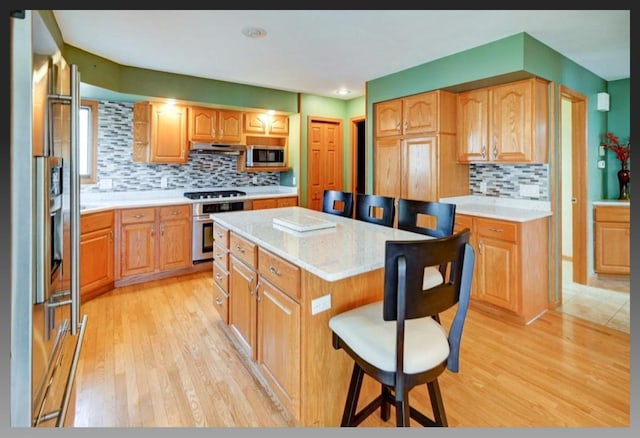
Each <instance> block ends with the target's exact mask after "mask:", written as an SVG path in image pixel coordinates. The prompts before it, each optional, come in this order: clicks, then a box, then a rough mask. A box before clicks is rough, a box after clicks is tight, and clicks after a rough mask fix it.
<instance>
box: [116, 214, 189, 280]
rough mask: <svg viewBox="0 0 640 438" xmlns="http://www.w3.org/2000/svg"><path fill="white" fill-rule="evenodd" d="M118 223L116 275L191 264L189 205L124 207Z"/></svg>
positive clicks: (152, 271) (121, 275) (151, 271)
mask: <svg viewBox="0 0 640 438" xmlns="http://www.w3.org/2000/svg"><path fill="white" fill-rule="evenodd" d="M118 214H119V223H120V254H119V256H120V257H119V262H120V263H119V266H120V269H119V274H120V275H119V277H120V278H124V277H131V276H138V275H144V274H153V273H157V272H165V271H172V270H176V269H181V268H187V267H189V266H190V265H191V206H190V205H176V206H166V207H148V208H128V209H122V210H120V211H119V212H118Z"/></svg>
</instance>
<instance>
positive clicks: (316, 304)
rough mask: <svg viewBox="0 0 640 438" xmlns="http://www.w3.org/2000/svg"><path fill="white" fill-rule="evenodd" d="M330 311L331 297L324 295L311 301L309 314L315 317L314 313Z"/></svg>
mask: <svg viewBox="0 0 640 438" xmlns="http://www.w3.org/2000/svg"><path fill="white" fill-rule="evenodd" d="M329 309H331V295H330V294H329V295H324V296H322V297H320V298H316V299H315V300H311V314H312V315H315V314H316V313H320V312H324V311H325V310H329Z"/></svg>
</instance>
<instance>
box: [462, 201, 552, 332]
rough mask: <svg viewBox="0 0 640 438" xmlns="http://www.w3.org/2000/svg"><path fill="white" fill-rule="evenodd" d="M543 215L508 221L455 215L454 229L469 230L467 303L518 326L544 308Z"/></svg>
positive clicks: (545, 234)
mask: <svg viewBox="0 0 640 438" xmlns="http://www.w3.org/2000/svg"><path fill="white" fill-rule="evenodd" d="M548 222H549V221H548V218H546V217H545V218H540V219H535V220H531V221H526V222H513V221H506V220H499V219H492V218H485V217H478V216H470V215H463V214H458V213H456V219H455V225H454V230H455V231H460V230H462V229H464V228H469V229H470V230H471V239H470V243H471V245H472V246H473V247H474V249H475V251H476V265H475V268H474V278H473V282H472V293H471V298H472V300H471V304H472V306H474V307H475V308H477V309H480V310H483V311H486V312H489V313H491V314H494V315H497V316H499V317H502V318H505V319H508V320H511V321H513V322H516V323H519V324H529V323H530V322H532V321H533V320H535V319H536V318H537V317H539V316H540V315H541V314H542V313H544V312H545V311H546V310H547V307H548V297H547V294H548V289H549V288H548V285H549V250H548V245H547V241H548V232H549V223H548Z"/></svg>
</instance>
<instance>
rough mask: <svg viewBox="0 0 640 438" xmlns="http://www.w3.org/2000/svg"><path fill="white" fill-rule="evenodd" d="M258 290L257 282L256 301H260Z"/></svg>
mask: <svg viewBox="0 0 640 438" xmlns="http://www.w3.org/2000/svg"><path fill="white" fill-rule="evenodd" d="M258 289H260V282H258V284H256V290H255V293H256V301H260V295H258Z"/></svg>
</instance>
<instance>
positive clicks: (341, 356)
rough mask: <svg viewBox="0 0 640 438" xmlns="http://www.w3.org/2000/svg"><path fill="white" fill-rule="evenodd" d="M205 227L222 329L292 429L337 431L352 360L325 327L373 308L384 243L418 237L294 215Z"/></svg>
mask: <svg viewBox="0 0 640 438" xmlns="http://www.w3.org/2000/svg"><path fill="white" fill-rule="evenodd" d="M211 218H212V219H213V221H214V239H215V246H216V249H215V259H214V297H215V298H214V299H215V301H214V302H215V303H216V304H217V305H218V306H217V308H218V310H219V311H221V316H222V319H223V320H224V321H225V322H226V325H225V327H226V329H228V330H229V331H230V332H231V334H232V335H233V337H234V338H235V339H237V340H238V341H239V342H238V343H237V344H238V345H239V346H240V350H242V351H243V352H244V353H246V354H247V356H248V357H249V358H250V359H251V363H252V364H253V368H254V371H256V372H257V373H258V374H259V376H258V377H260V378H261V380H263V381H266V384H267V387H268V388H269V389H270V390H272V391H273V392H274V393H275V394H276V395H277V397H278V399H279V400H280V402H281V403H282V405H283V406H284V407H285V408H286V409H287V411H288V412H289V414H291V416H292V417H293V418H294V419H295V420H296V421H297V422H298V424H299V425H300V426H321V427H332V426H338V425H339V424H340V419H341V416H342V409H343V406H344V400H345V397H346V391H347V388H348V385H349V380H350V376H351V370H352V367H353V361H352V360H351V359H350V358H349V356H348V355H347V354H345V353H344V352H343V351H340V350H334V348H333V346H332V337H331V330H330V329H329V326H328V322H329V319H330V318H331V317H332V316H333V315H336V314H338V313H341V312H344V311H346V310H348V309H351V308H353V307H357V306H360V305H363V304H366V303H370V302H373V301H377V300H381V299H382V294H383V281H384V247H385V242H386V241H387V240H420V239H425V238H427V237H426V236H424V235H421V234H415V233H411V232H407V231H402V230H398V229H394V228H389V227H384V226H380V225H375V224H370V223H366V222H362V221H357V220H353V219H349V218H344V217H340V216H335V215H329V214H326V213H321V212H317V211H314V210H308V209H305V208H300V207H287V208H279V209H271V210H261V211H239V212H226V213H216V214H212V215H211ZM274 219H275V222H274ZM309 228H317V229H314V230H309V231H300V230H303V229H309ZM225 300H228V301H227V302H225ZM371 384H372V382H366V381H365V387H363V392H366V386H367V385H371Z"/></svg>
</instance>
